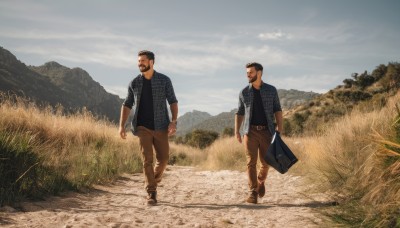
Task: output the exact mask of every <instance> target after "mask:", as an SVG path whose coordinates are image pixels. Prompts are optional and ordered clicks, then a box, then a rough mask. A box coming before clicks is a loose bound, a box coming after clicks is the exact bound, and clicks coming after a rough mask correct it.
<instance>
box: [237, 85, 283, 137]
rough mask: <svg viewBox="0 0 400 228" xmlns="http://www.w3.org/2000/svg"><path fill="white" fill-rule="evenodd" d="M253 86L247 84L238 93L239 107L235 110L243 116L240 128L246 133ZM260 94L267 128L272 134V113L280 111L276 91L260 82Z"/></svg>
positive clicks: (248, 127)
mask: <svg viewBox="0 0 400 228" xmlns="http://www.w3.org/2000/svg"><path fill="white" fill-rule="evenodd" d="M253 94H254V92H253V86H252V85H251V84H249V86H246V87H245V88H244V89H243V90H242V91H240V94H239V108H238V111H237V112H236V114H237V115H240V116H244V123H243V128H242V133H243V134H248V133H249V130H250V122H251V114H252V111H253V100H254V99H253V97H254V96H253ZM260 95H261V100H262V104H263V108H264V113H265V117H266V118H267V122H268V130H269V131H270V132H271V134H272V135H273V134H274V133H275V126H274V120H275V117H274V113H275V112H279V111H282V108H281V104H280V102H279V97H278V91H277V90H276V88H275V87H274V86H272V85H269V84H267V83H264V82H263V83H262V84H261V87H260Z"/></svg>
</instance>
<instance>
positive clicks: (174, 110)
mask: <svg viewBox="0 0 400 228" xmlns="http://www.w3.org/2000/svg"><path fill="white" fill-rule="evenodd" d="M169 108H170V109H171V115H172V118H171V120H172V121H176V120H177V119H178V103H173V104H171V105H170V106H169Z"/></svg>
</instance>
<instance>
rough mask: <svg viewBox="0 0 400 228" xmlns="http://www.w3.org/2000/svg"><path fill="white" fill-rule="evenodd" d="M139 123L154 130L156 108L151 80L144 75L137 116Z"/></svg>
mask: <svg viewBox="0 0 400 228" xmlns="http://www.w3.org/2000/svg"><path fill="white" fill-rule="evenodd" d="M137 125H138V126H143V127H145V128H148V129H151V130H154V108H153V94H152V89H151V80H147V79H146V78H144V77H143V87H142V94H141V96H140V103H139V110H138V116H137Z"/></svg>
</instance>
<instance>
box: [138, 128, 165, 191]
mask: <svg viewBox="0 0 400 228" xmlns="http://www.w3.org/2000/svg"><path fill="white" fill-rule="evenodd" d="M137 136H138V137H139V140H140V151H141V153H142V158H143V172H144V175H145V180H146V183H145V188H146V191H147V192H148V193H151V192H155V191H157V183H159V182H160V181H161V177H162V174H163V173H164V170H165V168H166V167H167V164H168V159H169V142H168V132H167V130H165V131H153V130H150V129H148V128H145V127H142V126H138V132H137ZM153 146H154V149H155V151H156V160H157V161H156V165H155V167H153Z"/></svg>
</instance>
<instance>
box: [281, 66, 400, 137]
mask: <svg viewBox="0 0 400 228" xmlns="http://www.w3.org/2000/svg"><path fill="white" fill-rule="evenodd" d="M399 88H400V64H399V63H396V62H393V63H388V64H387V65H384V64H380V65H379V66H377V67H376V68H375V69H374V70H373V71H372V72H371V73H369V72H367V71H364V72H363V73H360V74H359V73H353V74H352V78H350V79H345V80H343V85H338V86H337V87H336V88H335V89H332V90H330V91H329V92H327V93H325V94H322V95H321V96H318V97H315V98H314V99H312V100H310V101H309V102H307V103H305V104H303V105H300V106H297V107H296V108H294V109H292V110H289V111H288V112H285V115H284V118H285V121H284V124H285V126H284V129H285V133H286V134H287V135H298V134H303V133H306V134H314V133H316V132H323V131H325V130H326V129H327V128H328V126H329V124H330V123H333V122H334V121H335V120H336V119H338V118H339V117H341V116H344V115H345V114H347V113H350V112H352V110H354V109H357V110H360V111H363V112H368V111H372V110H374V109H375V108H378V109H379V108H381V107H383V106H385V104H386V102H387V100H388V99H389V98H390V97H391V96H393V95H394V94H396V92H397V91H398V90H399Z"/></svg>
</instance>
